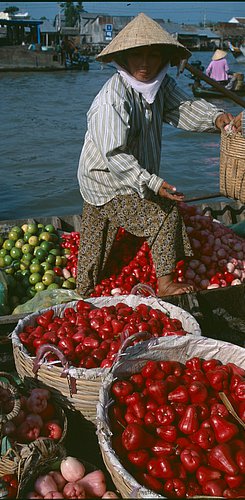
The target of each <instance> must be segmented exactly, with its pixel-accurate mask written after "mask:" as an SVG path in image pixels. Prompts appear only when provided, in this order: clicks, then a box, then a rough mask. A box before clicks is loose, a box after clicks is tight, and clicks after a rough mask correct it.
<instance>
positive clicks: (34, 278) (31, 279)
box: [29, 273, 42, 285]
mask: <svg viewBox="0 0 245 500" xmlns="http://www.w3.org/2000/svg"><path fill="white" fill-rule="evenodd" d="M39 281H42V276H41V274H40V273H32V274H31V275H30V277H29V283H30V284H31V285H35V284H36V283H38V282H39Z"/></svg>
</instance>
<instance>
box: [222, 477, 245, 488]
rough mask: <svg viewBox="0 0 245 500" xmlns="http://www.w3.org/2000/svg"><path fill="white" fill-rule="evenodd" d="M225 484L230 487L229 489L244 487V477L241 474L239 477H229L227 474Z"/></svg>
mask: <svg viewBox="0 0 245 500" xmlns="http://www.w3.org/2000/svg"><path fill="white" fill-rule="evenodd" d="M224 478H225V482H226V484H227V485H228V486H229V488H231V489H233V488H239V486H241V485H242V483H243V481H244V476H242V475H241V474H238V475H237V476H229V475H228V474H225V477H224Z"/></svg>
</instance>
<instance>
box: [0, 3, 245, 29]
mask: <svg viewBox="0 0 245 500" xmlns="http://www.w3.org/2000/svg"><path fill="white" fill-rule="evenodd" d="M60 3H62V2H45V1H40V2H18V1H15V0H12V1H10V2H0V11H3V10H4V9H5V8H6V7H10V6H13V5H14V6H16V7H19V10H20V12H28V13H29V15H30V16H31V17H33V18H35V19H40V17H42V16H45V17H46V18H47V19H49V20H50V21H53V20H54V18H55V15H56V14H58V13H59V9H60V7H59V4H60ZM74 3H76V2H74ZM83 7H84V10H86V11H87V12H90V13H93V14H94V13H100V14H109V15H118V16H127V15H129V16H135V15H137V14H138V13H139V12H144V13H145V14H146V15H148V16H150V17H153V18H161V19H165V20H168V19H169V20H170V21H172V22H177V23H186V24H188V23H189V24H191V23H193V24H199V23H200V22H201V23H204V24H205V22H207V21H212V22H218V21H225V22H227V21H229V20H230V19H231V18H232V17H234V16H235V17H245V2H244V0H242V1H240V2H233V1H232V0H228V1H218V2H210V1H206V2H183V1H179V2H151V1H146V2H138V1H136V2H129V1H128V2H83Z"/></svg>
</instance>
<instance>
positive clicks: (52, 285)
mask: <svg viewBox="0 0 245 500" xmlns="http://www.w3.org/2000/svg"><path fill="white" fill-rule="evenodd" d="M59 288H60V287H59V285H58V284H57V283H51V285H48V287H47V289H48V290H58V289H59Z"/></svg>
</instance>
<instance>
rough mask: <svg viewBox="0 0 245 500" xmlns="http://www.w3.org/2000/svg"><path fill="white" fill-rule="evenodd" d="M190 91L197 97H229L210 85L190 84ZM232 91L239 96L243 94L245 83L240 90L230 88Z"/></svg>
mask: <svg viewBox="0 0 245 500" xmlns="http://www.w3.org/2000/svg"><path fill="white" fill-rule="evenodd" d="M192 92H193V95H194V96H195V97H199V98H204V99H205V98H209V99H210V98H211V99H212V98H213V99H225V98H226V99H229V97H228V96H226V95H224V94H223V93H222V92H219V91H218V90H217V89H214V88H212V87H204V86H198V85H196V84H194V85H192ZM232 92H233V93H234V94H235V95H237V96H240V97H243V96H245V85H244V86H243V88H242V89H240V90H232Z"/></svg>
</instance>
